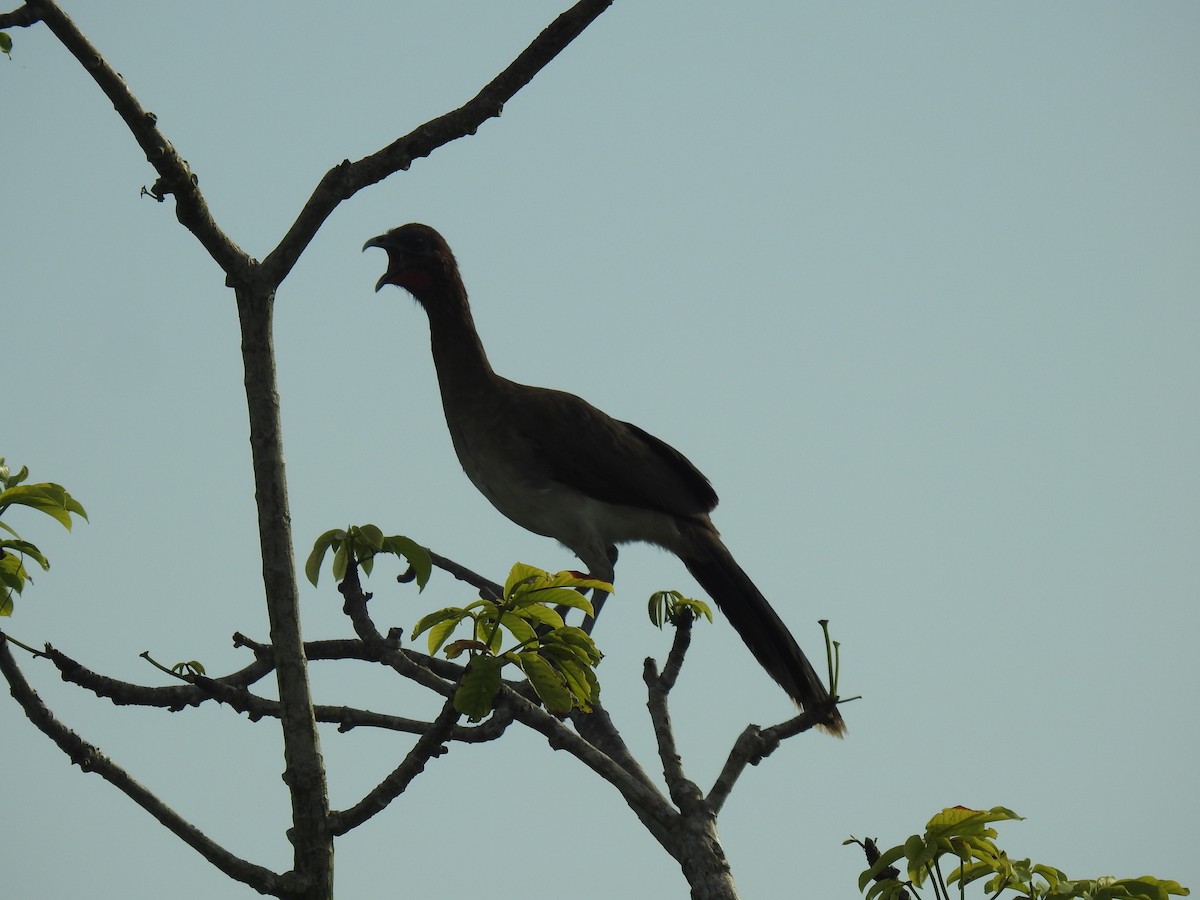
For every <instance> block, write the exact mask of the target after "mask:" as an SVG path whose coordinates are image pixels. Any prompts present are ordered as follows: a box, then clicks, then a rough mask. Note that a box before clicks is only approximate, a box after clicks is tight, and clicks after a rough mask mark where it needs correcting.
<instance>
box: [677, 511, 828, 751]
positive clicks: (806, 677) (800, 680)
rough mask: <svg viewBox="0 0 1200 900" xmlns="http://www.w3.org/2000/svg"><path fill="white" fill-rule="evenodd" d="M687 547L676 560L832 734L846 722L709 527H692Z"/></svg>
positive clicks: (793, 695)
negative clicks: (681, 563) (681, 562)
mask: <svg viewBox="0 0 1200 900" xmlns="http://www.w3.org/2000/svg"><path fill="white" fill-rule="evenodd" d="M691 537H692V538H693V540H692V541H690V543H691V545H692V546H691V549H689V551H688V552H687V553H686V554H680V559H682V560H683V564H684V565H685V566H687V570H688V571H689V572H691V573H692V577H693V578H695V579H696V580H697V581H698V582H700V586H701V587H702V588H704V590H705V591H706V592H707V593H708V595H709V596H710V597H712V599H713V600H715V601H716V604H717V606H718V607H719V608H720V610H721V612H722V613H724V614H725V617H726V618H727V619H728V620H729V622H730V624H731V625H733V627H734V630H735V631H737V633H738V634H739V635H741V638H742V640H743V641H745V642H746V646H747V647H749V648H750V652H751V653H753V654H754V658H755V659H757V660H758V663H759V665H761V666H762V667H763V668H764V669H766V671H767V674H768V675H770V676H771V677H772V678H774V679H775V680H776V681H777V682H779V684H780V686H781V687H782V688H783V689H784V690H785V691H787V693H788V696H789V697H791V698H792V699H793V700H794V701H795V702H796V703H797V704H798V705H799V706H800V707H801V708H802V709H804V710H805V711H807V712H812V713H815V714H816V715H818V716H823V717H824V721H823V722H822V727H823V728H824V729H825V730H827V731H829V732H830V733H831V734H834V735H836V736H838V737H841V735H842V734H843V733H844V732H845V730H846V723H845V722H844V721H843V719H842V717H841V714H839V713H838V711H837V707H836V706H835V705H834V703H833V699H832V698H831V697H830V696H829V691H827V690H826V689H825V685H824V684H823V683H822V682H821V679H820V677H819V676H818V675H817V673H816V671H815V670H814V669H813V667H812V665H811V664H810V663H809V661H808V659H807V658H806V657H805V655H804V651H803V650H801V649H800V646H799V645H798V644H797V643H796V639H795V638H793V637H792V634H791V632H790V631H788V628H787V626H786V625H784V624H783V620H782V619H780V618H779V615H778V614H777V613H776V612H775V610H774V609H772V608H771V604H770V603H768V602H767V598H766V597H764V596H763V595H762V592H761V591H759V589H758V588H757V587H755V586H754V582H753V581H751V580H750V576H748V575H747V574H746V573H745V572H743V571H742V567H741V566H739V565H738V564H737V562H736V561H735V560H734V558H733V556H732V555H731V554H730V552H729V551H728V550H727V549H726V548H725V545H724V544H723V543H721V539H720V538H719V537H717V535H716V533H715V532H712V531H709V530H708V529H706V528H701V527H697V528H696V529H695V530H694V531H693V533H692V535H691Z"/></svg>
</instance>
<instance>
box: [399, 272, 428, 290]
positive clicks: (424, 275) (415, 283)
mask: <svg viewBox="0 0 1200 900" xmlns="http://www.w3.org/2000/svg"><path fill="white" fill-rule="evenodd" d="M395 283H396V284H398V285H400V287H402V288H405V289H406V290H410V291H427V290H429V289H430V288H431V287H433V279H432V278H430V277H429V273H428V272H426V271H425V270H424V269H404V270H403V271H401V272H397V273H396V278H395Z"/></svg>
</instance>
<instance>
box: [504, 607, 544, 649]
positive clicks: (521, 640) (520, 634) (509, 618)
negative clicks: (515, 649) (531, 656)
mask: <svg viewBox="0 0 1200 900" xmlns="http://www.w3.org/2000/svg"><path fill="white" fill-rule="evenodd" d="M500 624H501V626H503V627H504V628H507V629H508V630H509V632H510V633H511V634H512V636H513V638H515V639H516V641H517V643H518V644H531V643H533V642H534V641H536V640H537V632H535V631H534V630H533V627H532V626H531V625H530V624H529V623H528V622H527V621H525V620H524V619H523V618H521V617H520V616H518V615H516V614H514V613H510V612H505V613H501V614H500Z"/></svg>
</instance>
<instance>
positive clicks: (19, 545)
mask: <svg viewBox="0 0 1200 900" xmlns="http://www.w3.org/2000/svg"><path fill="white" fill-rule="evenodd" d="M3 550H15V551H16V552H17V553H20V554H22V555H23V556H28V557H29V558H30V559H32V560H33V561H34V562H36V563H37V564H38V565H39V566H41V567H42V571H46V570H48V569H49V568H50V563H49V562H48V561H47V560H46V557H44V556H42V553H41V551H40V550H38V548H37V547H35V546H34V545H33V544H31V543H29V541H0V551H3Z"/></svg>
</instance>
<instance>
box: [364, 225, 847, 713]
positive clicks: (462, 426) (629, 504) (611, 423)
mask: <svg viewBox="0 0 1200 900" xmlns="http://www.w3.org/2000/svg"><path fill="white" fill-rule="evenodd" d="M367 247H379V248H381V249H383V250H386V251H387V254H388V268H387V271H386V272H385V273H384V274H383V277H381V278H380V279H379V281H378V283H377V284H376V285H375V290H377V291H378V290H379V289H380V288H382V287H383V286H384V285H385V284H394V285H397V286H399V287H402V288H404V289H405V290H407V291H408V292H409V293H410V294H412V295H413V297H415V298H416V300H417V302H418V303H420V304H421V306H422V307H423V308H424V310H425V312H426V313H427V314H428V316H429V328H430V336H431V340H432V345H433V361H434V366H435V368H436V369H437V376H438V384H439V387H440V389H441V394H442V406H443V408H444V409H445V413H446V423H447V425H449V427H450V436H451V439H452V440H453V442H454V449H455V451H456V452H457V453H458V458H459V461H460V462H461V463H462V466H463V469H464V470H465V471H466V473H467V476H468V477H469V478H470V479H471V481H472V482H473V483H474V484H475V486H476V487H477V488H479V490H480V491H481V492H482V493H483V495H484V496H485V497H487V498H488V500H490V501H491V503H492V505H493V506H495V507H496V508H497V509H498V510H499V511H500V512H502V513H503V514H504V515H506V516H507V517H508V518H510V519H511V520H512V521H514V522H516V523H517V524H518V525H520V526H522V527H524V528H526V529H528V530H529V531H533V532H535V533H537V534H542V535H545V536H547V537H552V538H555V539H556V540H558V541H560V542H561V543H563V544H564V545H566V546H567V547H569V548H570V549H571V550H573V551H574V552H575V554H576V555H577V556H578V557H579V558H580V560H582V561H583V564H584V565H585V566H586V567H587V569H588V571H589V573H590V574H592V575H593V576H595V577H597V578H600V579H603V580H605V581H611V580H612V578H613V560H615V558H616V545H617V544H621V543H627V542H631V541H646V542H649V543H651V544H657V545H658V546H660V547H663V548H665V549H666V550H669V551H670V552H672V553H674V554H675V555H676V556H678V557H679V558H680V560H682V561H683V564H684V565H685V566H686V567H687V569H688V571H689V572H691V573H692V575H693V577H695V579H696V580H697V581H698V582H699V583H700V585H701V586H702V587H703V588H704V589H705V591H707V592H708V594H709V596H710V597H712V599H713V600H715V601H716V603H717V606H718V607H719V608H720V609H721V611H722V612H723V613H724V614H725V616H726V617H727V618H728V619H729V621H730V623H731V624H732V625H733V627H734V628H735V629H736V630H737V632H738V634H739V635H741V637H742V640H743V641H745V643H746V646H747V647H749V648H750V651H751V652H752V653H753V654H754V657H755V659H757V660H758V662H759V664H760V665H761V666H762V667H763V668H764V669H765V670H766V671H767V673H768V674H769V675H770V676H771V677H772V678H774V679H775V680H776V681H777V682H779V684H780V685H781V686H782V687H783V689H784V690H785V691H787V693H788V695H789V696H790V697H791V698H792V700H794V701H795V702H796V703H797V704H799V705H800V706H801V707H803V708H804V709H806V710H809V711H812V712H814V713H816V714H817V715H818V716H821V717H822V718H823V727H824V728H825V729H827V730H828V731H830V732H832V733H834V734H838V735H840V734H841V733H842V732H843V731H844V729H845V724H844V722H843V721H842V717H841V715H840V714H839V713H838V711H837V708H836V706H835V705H834V703H833V700H832V699H831V698H830V696H829V692H828V691H827V690H826V689H825V686H824V685H823V684H822V683H821V679H820V678H819V677H818V676H817V674H816V672H815V671H814V670H813V667H812V666H811V665H810V664H809V662H808V660H807V658H805V656H804V653H803V651H802V650H801V649H800V647H799V646H798V645H797V644H796V641H795V639H794V638H793V637H792V635H791V633H790V632H789V631H788V629H787V626H786V625H784V624H783V621H782V620H781V619H780V618H779V616H778V615H777V614H776V613H775V610H774V609H772V608H771V605H770V604H769V603H768V602H767V600H766V598H765V597H763V595H762V593H761V592H760V591H759V590H758V588H757V587H755V586H754V583H753V582H752V581H751V580H750V578H749V577H748V576H747V575H746V573H745V572H743V571H742V569H741V567H739V566H738V564H737V563H736V562H735V561H734V559H733V557H732V556H731V555H730V553H729V551H728V550H727V549H726V548H725V545H724V544H723V543H722V542H721V539H720V536H719V535H718V533H717V529H716V528H714V527H713V524H712V521H711V520H710V519H709V517H708V513H709V512H710V511H711V510H712V509H713V508H714V507H715V506H716V505H717V495H716V493H715V492H714V491H713V489H712V486H711V485H709V483H708V479H707V478H705V477H704V476H703V475H702V474H701V473H700V472H699V471H698V470H697V469H696V467H695V466H693V465H692V464H691V463H690V462H688V460H687V459H686V458H685V457H684V456H683V454H681V453H679V451H677V450H675V449H674V448H673V447H670V446H668V445H667V444H665V443H663V442H662V441H660V440H659V439H658V438H656V437H654V436H652V435H650V434H647V433H646V432H645V431H643V430H642V429H640V428H638V427H637V426H636V425H631V424H629V423H628V422H621V421H619V420H617V419H614V418H612V417H611V416H608V415H605V414H604V413H603V412H601V411H600V410H598V409H596V408H595V407H594V406H592V405H591V404H589V403H587V402H586V401H584V400H582V399H580V398H579V397H576V396H575V395H574V394H567V393H564V392H562V391H554V390H549V389H547V388H538V387H529V386H528V385H523V384H517V383H516V382H513V381H509V380H508V379H507V378H503V377H501V376H499V375H497V374H496V373H495V372H493V371H492V367H491V365H490V364H489V363H488V360H487V354H486V353H485V352H484V349H483V344H482V343H481V342H480V340H479V335H478V333H477V332H476V330H475V323H474V321H473V320H472V318H471V308H470V306H469V304H468V302H467V291H466V288H465V287H464V286H463V282H462V277H461V276H460V275H459V271H458V264H457V263H456V262H455V259H454V254H453V253H451V252H450V247H449V245H447V243H446V241H445V240H444V239H443V238H442V236H441V235H440V234H438V233H437V232H436V231H434V230H433V229H432V228H430V227H429V226H427V225H419V224H409V225H402V226H400V227H399V228H394V229H392V230H391V231H389V232H387V234H382V235H380V236H379V237H375V238H372V239H371V240H369V241H367V243H366V244H365V245H364V247H363V249H364V250H365V249H366V248H367Z"/></svg>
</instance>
